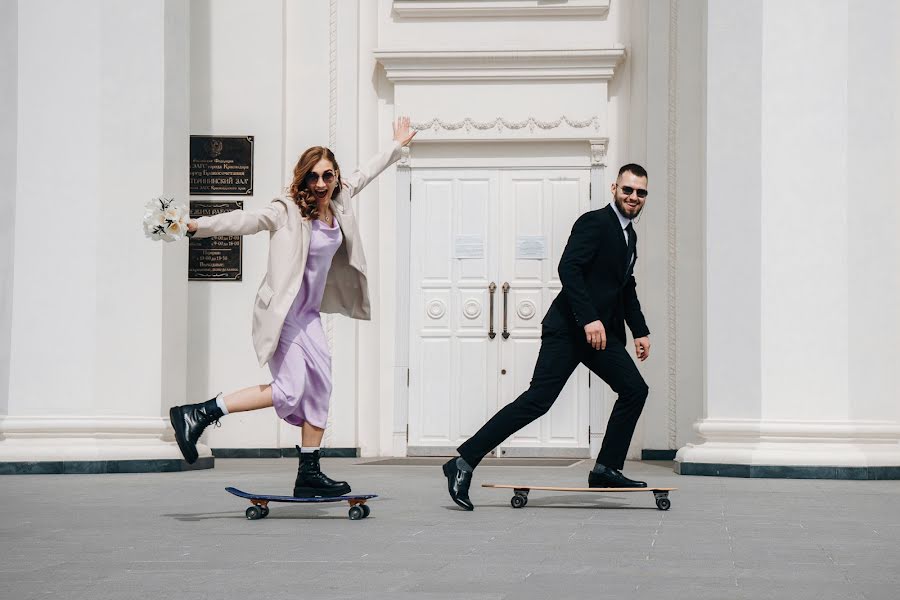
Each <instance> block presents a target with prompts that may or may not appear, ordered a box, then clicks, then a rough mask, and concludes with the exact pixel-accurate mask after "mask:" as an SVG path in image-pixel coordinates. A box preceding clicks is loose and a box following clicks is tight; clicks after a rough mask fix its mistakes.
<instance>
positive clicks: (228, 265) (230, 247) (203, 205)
mask: <svg viewBox="0 0 900 600" xmlns="http://www.w3.org/2000/svg"><path fill="white" fill-rule="evenodd" d="M243 207H244V202H243V201H242V200H220V201H211V200H194V201H191V218H192V219H196V218H198V217H208V216H210V215H217V214H219V213H223V212H228V211H232V210H237V209H241V208H243ZM241 270H242V261H241V236H239V235H223V236H217V237H210V238H201V239H197V238H191V241H190V248H189V250H188V281H241Z"/></svg>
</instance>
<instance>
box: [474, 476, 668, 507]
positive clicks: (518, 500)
mask: <svg viewBox="0 0 900 600" xmlns="http://www.w3.org/2000/svg"><path fill="white" fill-rule="evenodd" d="M481 487H486V488H501V489H507V490H513V497H512V498H511V499H510V501H509V503H510V505H511V506H512V507H513V508H522V507H524V506H525V505H526V504H528V492H530V491H531V490H540V491H547V492H582V493H585V492H591V493H601V494H604V493H606V494H619V493H626V492H652V493H653V497H654V498H655V499H656V508H658V509H659V510H669V508H670V507H671V506H672V502H671V500H669V492H673V491H675V490H677V489H678V488H664V487H643V488H590V487H586V488H577V487H555V486H545V485H508V484H501V483H482V484H481Z"/></svg>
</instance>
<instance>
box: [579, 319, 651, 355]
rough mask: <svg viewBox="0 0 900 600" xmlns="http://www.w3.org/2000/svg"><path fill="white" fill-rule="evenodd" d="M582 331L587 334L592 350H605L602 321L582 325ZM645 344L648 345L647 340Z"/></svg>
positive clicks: (604, 334) (604, 331)
mask: <svg viewBox="0 0 900 600" xmlns="http://www.w3.org/2000/svg"><path fill="white" fill-rule="evenodd" d="M584 333H585V335H586V336H587V343H588V344H590V345H591V347H592V348H593V349H594V350H606V329H604V328H603V323H601V322H600V321H593V322H591V323H588V324H587V325H585V326H584ZM647 346H648V347H649V346H650V342H647Z"/></svg>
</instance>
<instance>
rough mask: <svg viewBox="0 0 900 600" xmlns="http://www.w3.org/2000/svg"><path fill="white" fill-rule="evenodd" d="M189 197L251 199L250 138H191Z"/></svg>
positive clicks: (209, 136)
mask: <svg viewBox="0 0 900 600" xmlns="http://www.w3.org/2000/svg"><path fill="white" fill-rule="evenodd" d="M190 194H191V196H252V195H253V136H252V135H245V136H243V137H240V136H237V137H223V136H214V135H192V136H191V177H190Z"/></svg>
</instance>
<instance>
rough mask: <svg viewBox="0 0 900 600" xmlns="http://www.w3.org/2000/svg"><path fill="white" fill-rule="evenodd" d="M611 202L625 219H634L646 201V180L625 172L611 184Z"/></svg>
mask: <svg viewBox="0 0 900 600" xmlns="http://www.w3.org/2000/svg"><path fill="white" fill-rule="evenodd" d="M612 194H613V200H614V201H615V203H616V208H618V209H619V212H620V213H622V216H623V217H625V218H627V219H634V218H636V217H637V216H638V215H639V214H641V210H643V208H644V202H646V201H647V178H646V177H641V176H639V175H635V174H634V173H632V172H631V171H625V172H624V173H622V174H621V175H619V177H618V179H616V182H615V183H614V184H612Z"/></svg>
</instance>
